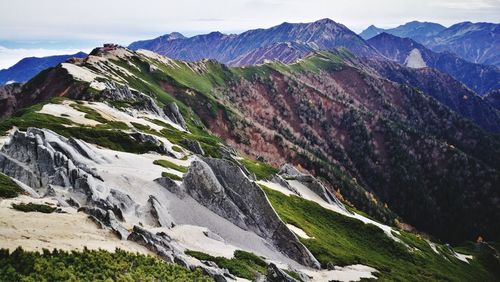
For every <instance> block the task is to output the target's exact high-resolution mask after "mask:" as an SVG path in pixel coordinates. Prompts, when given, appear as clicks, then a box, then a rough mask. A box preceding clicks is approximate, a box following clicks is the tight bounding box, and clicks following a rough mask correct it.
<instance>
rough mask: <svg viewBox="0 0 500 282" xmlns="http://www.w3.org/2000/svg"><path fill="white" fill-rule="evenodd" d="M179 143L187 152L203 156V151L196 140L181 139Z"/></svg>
mask: <svg viewBox="0 0 500 282" xmlns="http://www.w3.org/2000/svg"><path fill="white" fill-rule="evenodd" d="M181 143H182V144H183V145H185V146H186V147H187V148H188V149H189V151H191V152H193V153H195V154H198V155H202V156H203V155H205V151H203V148H202V147H201V145H200V142H198V141H197V140H190V139H183V140H182V141H181Z"/></svg>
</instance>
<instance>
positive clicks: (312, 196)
mask: <svg viewBox="0 0 500 282" xmlns="http://www.w3.org/2000/svg"><path fill="white" fill-rule="evenodd" d="M287 182H288V184H289V185H290V186H291V187H292V188H294V189H295V190H297V192H299V194H300V196H301V197H302V198H304V199H306V200H309V201H313V202H316V203H318V204H319V205H320V206H322V207H323V208H325V209H329V210H331V211H334V212H337V213H340V214H342V215H344V216H347V217H350V218H355V219H357V220H360V221H362V222H364V223H370V224H373V225H375V226H377V227H379V228H380V229H382V230H383V231H384V232H385V234H386V235H387V236H389V237H390V238H391V239H393V240H394V241H397V242H401V240H400V239H398V238H397V237H395V236H394V235H393V234H392V233H393V232H394V233H396V234H399V232H398V231H397V230H394V229H393V228H392V227H390V226H388V225H385V224H382V223H379V222H376V221H374V220H372V219H369V218H367V217H365V216H363V215H360V214H357V213H350V212H348V211H346V210H344V209H342V208H341V207H339V206H337V205H332V204H330V203H327V202H326V201H325V200H323V199H322V198H321V197H320V196H318V194H316V193H314V192H313V191H311V190H310V189H309V188H307V187H306V186H305V185H304V184H302V183H300V182H299V181H297V180H287ZM260 183H261V184H263V185H265V186H267V187H269V188H271V189H273V190H276V191H278V192H281V193H283V194H285V195H295V194H293V193H292V192H291V191H290V190H288V189H287V188H286V187H283V186H281V185H279V184H277V183H271V182H260Z"/></svg>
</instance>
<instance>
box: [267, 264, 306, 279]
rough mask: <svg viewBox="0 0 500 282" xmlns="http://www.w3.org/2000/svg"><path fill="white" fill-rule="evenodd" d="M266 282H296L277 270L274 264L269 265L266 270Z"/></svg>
mask: <svg viewBox="0 0 500 282" xmlns="http://www.w3.org/2000/svg"><path fill="white" fill-rule="evenodd" d="M266 280H267V282H298V280H297V279H295V278H293V277H291V276H290V275H288V274H287V273H286V272H284V271H283V270H281V269H279V268H278V267H277V266H276V265H275V264H274V263H270V264H269V266H268V268H267V276H266Z"/></svg>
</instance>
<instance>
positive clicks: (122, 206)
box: [0, 128, 138, 238]
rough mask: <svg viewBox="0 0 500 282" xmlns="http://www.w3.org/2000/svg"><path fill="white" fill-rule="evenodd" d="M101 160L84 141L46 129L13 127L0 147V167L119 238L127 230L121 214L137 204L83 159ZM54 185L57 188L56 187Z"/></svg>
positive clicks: (124, 235) (129, 210) (103, 159)
mask: <svg viewBox="0 0 500 282" xmlns="http://www.w3.org/2000/svg"><path fill="white" fill-rule="evenodd" d="M89 160H92V161H93V162H97V163H99V162H105V161H106V159H105V158H103V157H101V156H99V155H96V154H94V152H92V151H91V150H90V149H89V148H88V147H86V144H85V143H83V142H81V141H78V140H73V139H67V138H64V137H62V136H60V135H58V134H56V133H54V132H52V131H50V130H47V129H36V128H29V129H28V130H27V131H26V132H21V131H16V132H15V133H14V134H13V136H12V138H11V140H10V141H9V143H8V144H5V145H4V146H3V147H2V149H1V151H0V171H1V172H3V173H4V174H6V175H8V176H10V177H13V178H15V179H17V180H19V181H21V182H23V183H25V184H27V185H28V186H31V187H33V188H34V189H36V192H37V193H38V194H41V195H52V196H56V197H59V196H61V197H60V198H61V199H62V200H63V201H66V204H68V205H72V206H79V207H82V211H84V212H86V213H88V214H89V215H91V216H93V217H94V218H95V219H96V220H98V221H100V222H101V223H102V224H103V225H105V226H108V227H110V228H111V229H112V230H114V231H115V232H116V233H117V234H118V235H119V236H120V237H121V238H126V237H127V236H128V233H129V232H128V231H127V230H126V229H125V228H123V227H122V226H121V224H120V222H121V221H124V217H123V214H124V213H127V212H135V211H136V209H137V208H138V204H137V203H136V202H135V201H134V200H133V199H132V198H131V197H130V196H129V195H128V194H125V193H123V192H121V191H118V190H116V189H112V188H109V187H107V186H106V185H105V183H104V182H103V181H102V179H101V178H100V177H99V176H98V175H97V174H96V173H95V172H94V171H92V170H90V169H88V168H87V166H86V165H85V161H89ZM56 187H57V188H56Z"/></svg>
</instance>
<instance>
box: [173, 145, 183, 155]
mask: <svg viewBox="0 0 500 282" xmlns="http://www.w3.org/2000/svg"><path fill="white" fill-rule="evenodd" d="M172 150H174V151H176V152H178V153H181V152H182V151H183V150H182V148H181V147H179V146H175V145H174V146H172Z"/></svg>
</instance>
